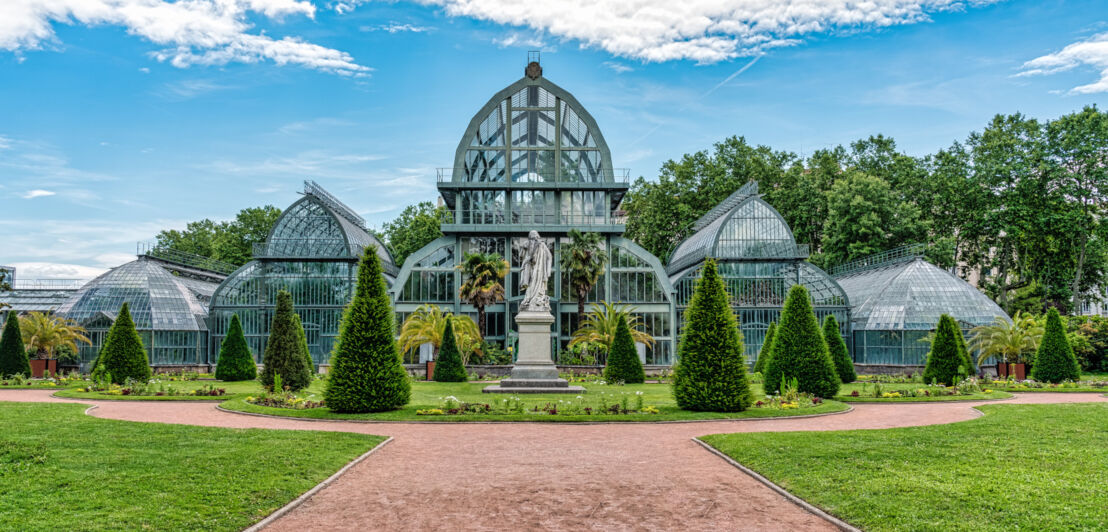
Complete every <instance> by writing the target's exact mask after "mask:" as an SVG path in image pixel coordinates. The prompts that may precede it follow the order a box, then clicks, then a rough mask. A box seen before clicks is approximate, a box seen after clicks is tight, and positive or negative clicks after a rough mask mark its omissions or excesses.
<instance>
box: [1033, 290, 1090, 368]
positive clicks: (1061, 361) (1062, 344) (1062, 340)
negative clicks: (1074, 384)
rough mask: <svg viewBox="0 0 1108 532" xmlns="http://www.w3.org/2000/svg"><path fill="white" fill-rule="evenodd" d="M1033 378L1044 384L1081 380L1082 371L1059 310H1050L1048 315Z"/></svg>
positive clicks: (1036, 356)
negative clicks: (1067, 336)
mask: <svg viewBox="0 0 1108 532" xmlns="http://www.w3.org/2000/svg"><path fill="white" fill-rule="evenodd" d="M1031 372H1032V373H1031V374H1032V377H1034V379H1035V380H1037V381H1042V382H1062V381H1075V380H1077V379H1080V378H1081V369H1080V368H1079V367H1078V366H1077V359H1076V358H1075V357H1074V355H1073V349H1072V348H1071V347H1070V343H1069V340H1067V339H1066V330H1065V328H1063V327H1062V318H1061V316H1059V315H1058V309H1054V308H1052V309H1050V312H1047V315H1046V329H1045V331H1044V332H1043V341H1042V342H1041V343H1039V351H1038V352H1037V353H1036V354H1035V367H1034V368H1032V370H1031Z"/></svg>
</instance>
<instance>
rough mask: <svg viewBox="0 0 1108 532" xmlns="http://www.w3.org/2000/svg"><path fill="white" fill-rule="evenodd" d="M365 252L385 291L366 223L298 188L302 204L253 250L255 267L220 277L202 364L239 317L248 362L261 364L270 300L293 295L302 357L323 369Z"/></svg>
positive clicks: (388, 264) (320, 194) (311, 188)
mask: <svg viewBox="0 0 1108 532" xmlns="http://www.w3.org/2000/svg"><path fill="white" fill-rule="evenodd" d="M368 246H373V247H374V248H375V249H376V252H377V255H378V256H379V257H380V258H381V262H382V266H383V268H384V271H385V277H386V281H387V282H388V283H390V284H391V283H392V280H393V278H394V277H393V276H394V275H395V274H396V266H395V265H394V264H393V261H392V256H391V255H389V252H388V250H387V249H385V247H384V245H382V244H381V242H380V241H378V240H377V238H376V237H374V236H373V235H371V234H370V233H369V231H368V230H367V229H366V227H365V220H363V219H362V218H361V217H360V216H358V215H357V214H356V213H355V212H354V210H353V209H351V208H350V207H347V206H346V205H345V204H343V203H342V202H340V201H339V200H338V199H336V198H335V197H334V196H332V195H331V194H330V193H328V192H327V191H326V190H324V189H323V188H322V187H320V186H319V185H318V184H316V183H315V182H314V181H306V182H305V183H304V197H303V198H301V199H300V200H298V201H296V202H295V203H293V204H292V205H291V206H289V208H288V209H286V210H285V211H284V212H283V213H282V214H281V217H280V218H279V219H278V220H277V222H276V223H275V224H274V226H273V229H271V230H270V233H269V236H268V238H267V239H266V241H265V243H263V244H258V245H256V246H255V247H254V260H252V261H250V262H248V263H246V264H245V265H244V266H242V267H241V268H239V269H238V270H236V271H235V272H234V273H232V274H231V275H230V276H228V277H227V279H226V280H225V281H223V283H222V284H220V285H219V288H218V289H216V290H215V294H214V295H213V296H212V300H211V306H210V312H209V315H208V323H209V326H210V328H211V335H210V337H211V338H210V342H209V345H210V356H209V363H210V364H213V365H214V364H215V363H216V361H217V359H218V356H219V346H220V343H221V342H222V341H223V337H224V336H225V335H226V333H227V328H228V327H229V326H230V323H231V316H232V315H233V314H238V315H239V319H240V320H242V328H243V332H244V333H245V334H246V340H247V342H248V343H249V345H250V349H251V350H252V351H253V353H254V357H255V359H256V360H258V362H261V360H262V355H263V354H264V352H265V343H266V339H267V338H268V337H269V325H270V321H271V320H272V318H273V310H274V308H275V306H276V299H277V292H278V291H279V290H288V291H289V292H291V293H292V298H293V304H294V305H295V307H296V312H297V314H299V316H300V321H301V322H302V323H303V325H304V332H305V335H306V336H307V340H308V350H309V352H311V355H312V359H313V360H314V361H315V363H316V364H326V363H327V361H328V359H329V358H330V356H331V347H332V346H333V344H334V342H335V338H336V337H337V336H338V330H339V322H340V320H341V319H342V312H343V308H344V307H345V306H346V304H347V303H349V302H350V299H351V298H352V297H353V294H354V283H355V279H356V276H357V269H358V259H359V258H360V257H361V255H362V252H363V250H365V249H366V247H368Z"/></svg>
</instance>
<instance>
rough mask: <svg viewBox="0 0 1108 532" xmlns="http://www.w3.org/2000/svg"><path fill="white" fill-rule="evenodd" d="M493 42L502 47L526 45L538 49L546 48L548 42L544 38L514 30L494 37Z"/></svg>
mask: <svg viewBox="0 0 1108 532" xmlns="http://www.w3.org/2000/svg"><path fill="white" fill-rule="evenodd" d="M492 43H493V44H495V45H497V46H499V47H501V48H510V47H512V46H525V47H527V48H534V49H536V50H538V49H543V48H546V42H545V41H543V40H542V39H540V38H538V37H536V36H534V35H524V34H522V33H520V32H518V31H513V32H512V33H509V34H508V35H506V36H504V37H500V38H496V39H493V40H492Z"/></svg>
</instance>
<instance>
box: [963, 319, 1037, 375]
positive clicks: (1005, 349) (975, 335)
mask: <svg viewBox="0 0 1108 532" xmlns="http://www.w3.org/2000/svg"><path fill="white" fill-rule="evenodd" d="M970 335H971V336H970V341H969V350H970V351H972V352H974V353H977V365H978V366H980V365H981V364H983V363H984V362H985V359H987V358H989V357H997V358H999V359H1001V361H1003V362H1005V363H1008V364H1018V363H1021V362H1030V355H1031V354H1032V353H1034V352H1035V351H1036V350H1037V349H1038V348H1039V342H1040V341H1041V340H1042V338H1043V327H1042V326H1041V325H1039V323H1038V321H1037V320H1036V319H1035V317H1034V316H1032V315H1030V314H1027V313H1023V312H1017V313H1016V314H1015V315H1013V316H1012V319H1011V321H1009V320H1007V319H1004V318H1002V317H998V318H996V319H995V320H994V321H993V323H991V324H989V325H979V326H977V327H974V328H973V329H970Z"/></svg>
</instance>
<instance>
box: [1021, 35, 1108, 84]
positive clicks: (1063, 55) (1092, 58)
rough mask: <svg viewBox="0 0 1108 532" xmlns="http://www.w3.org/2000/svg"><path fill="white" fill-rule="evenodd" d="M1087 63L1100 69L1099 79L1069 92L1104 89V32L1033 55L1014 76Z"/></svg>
mask: <svg viewBox="0 0 1108 532" xmlns="http://www.w3.org/2000/svg"><path fill="white" fill-rule="evenodd" d="M1080 66H1089V67H1092V68H1094V69H1096V70H1099V71H1100V79H1098V80H1097V81H1095V82H1093V83H1089V84H1087V85H1080V86H1077V87H1074V88H1072V89H1070V91H1069V92H1070V93H1071V94H1094V93H1098V92H1108V32H1106V33H1099V34H1097V35H1093V36H1092V37H1089V38H1088V39H1085V40H1082V41H1077V42H1075V43H1073V44H1070V45H1069V46H1066V47H1065V48H1062V49H1061V50H1059V51H1057V52H1054V53H1052V54H1047V55H1044V56H1041V57H1036V58H1035V59H1032V60H1030V61H1028V62H1026V63H1024V64H1023V66H1022V67H1021V69H1022V70H1021V72H1019V73H1018V74H1016V75H1017V76H1045V75H1050V74H1056V73H1058V72H1065V71H1067V70H1073V69H1075V68H1077V67H1080Z"/></svg>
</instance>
